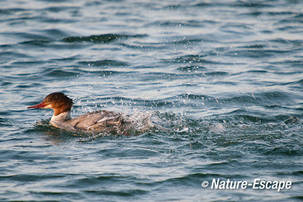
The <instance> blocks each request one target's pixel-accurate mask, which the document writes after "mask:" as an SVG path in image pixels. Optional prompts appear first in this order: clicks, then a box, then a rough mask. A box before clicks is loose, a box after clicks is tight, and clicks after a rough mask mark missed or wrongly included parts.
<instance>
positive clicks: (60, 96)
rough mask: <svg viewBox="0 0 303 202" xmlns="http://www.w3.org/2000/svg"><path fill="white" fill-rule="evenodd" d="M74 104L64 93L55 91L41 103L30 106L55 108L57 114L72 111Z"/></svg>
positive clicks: (32, 107)
mask: <svg viewBox="0 0 303 202" xmlns="http://www.w3.org/2000/svg"><path fill="white" fill-rule="evenodd" d="M72 106H73V100H72V99H70V98H68V97H67V96H66V95H64V93H61V92H55V93H51V94H49V95H48V96H46V97H45V98H44V99H43V101H42V102H41V103H40V104H37V105H33V106H29V107H27V108H29V109H53V110H54V115H55V116H57V115H59V114H61V113H63V112H67V111H70V110H71V108H72Z"/></svg>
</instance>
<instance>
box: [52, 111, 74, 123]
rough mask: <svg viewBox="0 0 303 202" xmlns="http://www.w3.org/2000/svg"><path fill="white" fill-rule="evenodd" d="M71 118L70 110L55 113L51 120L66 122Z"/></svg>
mask: <svg viewBox="0 0 303 202" xmlns="http://www.w3.org/2000/svg"><path fill="white" fill-rule="evenodd" d="M69 119H70V112H69V111H68V112H63V113H61V114H58V115H57V116H55V115H53V116H52V119H51V120H50V122H64V121H67V120H69Z"/></svg>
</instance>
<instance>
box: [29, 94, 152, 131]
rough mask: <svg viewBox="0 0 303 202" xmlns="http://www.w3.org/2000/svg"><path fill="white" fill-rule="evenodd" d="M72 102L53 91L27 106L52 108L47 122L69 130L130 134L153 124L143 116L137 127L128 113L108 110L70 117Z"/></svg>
mask: <svg viewBox="0 0 303 202" xmlns="http://www.w3.org/2000/svg"><path fill="white" fill-rule="evenodd" d="M73 104H74V103H73V100H72V99H71V98H69V97H68V96H66V95H65V94H64V93H62V92H54V93H51V94H49V95H47V96H46V97H45V98H44V99H43V100H42V102H40V103H39V104H36V105H33V106H28V107H27V108H28V109H52V110H53V115H52V117H51V119H50V121H49V123H50V124H51V125H52V126H54V127H56V128H60V129H63V130H66V131H70V132H84V133H90V134H96V133H104V134H121V135H131V134H138V133H139V134H141V133H144V132H146V131H148V130H149V129H150V128H151V127H152V126H153V125H152V123H151V122H150V120H149V117H145V118H144V119H143V120H142V124H141V125H140V127H138V124H136V121H134V120H132V119H131V118H130V116H129V115H126V114H123V113H119V112H114V111H108V110H98V111H94V112H89V113H87V114H83V115H80V116H78V117H76V118H71V109H72V106H73Z"/></svg>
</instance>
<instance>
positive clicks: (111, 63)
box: [79, 60, 128, 67]
mask: <svg viewBox="0 0 303 202" xmlns="http://www.w3.org/2000/svg"><path fill="white" fill-rule="evenodd" d="M79 64H81V65H88V66H94V67H103V66H111V67H112V66H114V67H117V66H128V63H126V62H123V61H119V60H97V61H80V62H79Z"/></svg>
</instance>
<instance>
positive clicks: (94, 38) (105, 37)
mask: <svg viewBox="0 0 303 202" xmlns="http://www.w3.org/2000/svg"><path fill="white" fill-rule="evenodd" d="M146 36H147V35H145V34H137V35H127V34H100V35H91V36H70V37H66V38H64V39H63V41H64V42H67V43H74V42H92V43H110V42H112V41H115V40H118V39H127V38H142V37H146Z"/></svg>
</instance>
